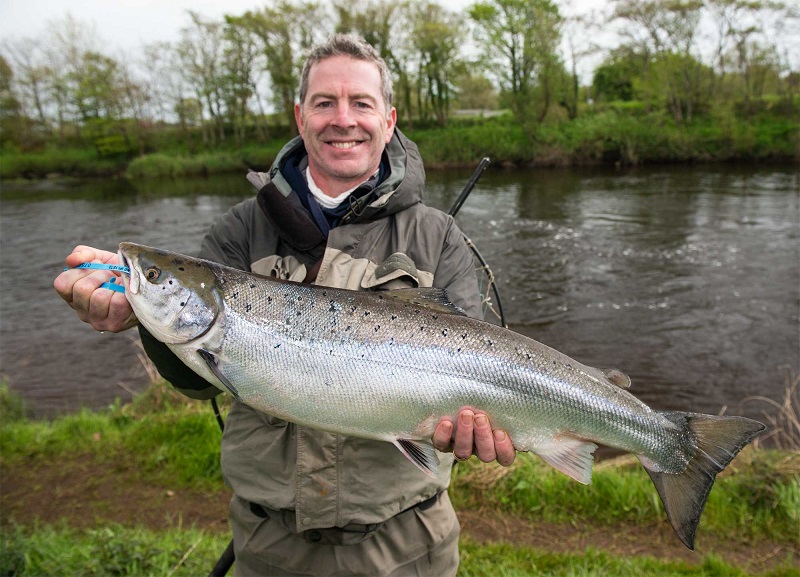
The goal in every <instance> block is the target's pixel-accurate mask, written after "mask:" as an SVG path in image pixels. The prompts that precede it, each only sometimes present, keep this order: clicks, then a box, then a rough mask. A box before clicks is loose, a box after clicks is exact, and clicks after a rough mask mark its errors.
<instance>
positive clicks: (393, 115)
mask: <svg viewBox="0 0 800 577" xmlns="http://www.w3.org/2000/svg"><path fill="white" fill-rule="evenodd" d="M395 126H397V109H396V108H395V107H394V106H392V110H391V111H389V114H388V115H387V116H386V144H389V141H390V140H391V139H392V135H393V134H394V127H395Z"/></svg>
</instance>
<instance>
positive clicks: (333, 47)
mask: <svg viewBox="0 0 800 577" xmlns="http://www.w3.org/2000/svg"><path fill="white" fill-rule="evenodd" d="M333 56H349V57H350V58H355V59H356V60H364V61H365V62H372V63H373V64H375V66H377V67H378V72H380V75H381V96H383V101H384V102H385V103H386V111H387V112H389V110H391V108H392V99H393V88H392V74H391V72H389V67H388V66H387V65H386V62H384V60H383V58H381V57H380V55H379V54H378V52H377V50H375V48H373V47H372V46H371V45H370V44H369V43H368V42H367V41H366V40H364V39H363V38H362V37H361V36H358V35H357V34H334V35H333V36H331V37H330V38H328V40H326V41H325V42H323V43H322V44H318V45H317V46H314V47H313V48H312V49H311V51H310V52H309V53H308V57H307V58H306V62H305V64H303V72H302V74H301V75H300V87H299V90H298V92H299V99H300V105H301V106H302V105H303V102H304V101H305V99H306V94H307V93H308V75H309V73H310V71H311V67H312V66H313V65H314V64H317V63H318V62H322V61H323V60H325V59H326V58H331V57H333Z"/></svg>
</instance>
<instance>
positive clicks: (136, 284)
mask: <svg viewBox="0 0 800 577" xmlns="http://www.w3.org/2000/svg"><path fill="white" fill-rule="evenodd" d="M118 254H119V259H120V263H122V264H124V265H125V266H127V267H129V268H130V275H122V276H123V283H124V285H125V296H126V297H127V298H128V302H130V304H131V308H133V312H134V313H135V314H136V318H137V319H138V320H139V322H140V323H142V325H143V326H144V327H145V328H146V329H147V330H148V331H150V333H151V334H152V335H153V336H154V337H155V338H156V339H158V340H159V341H161V342H163V343H166V344H180V343H186V342H189V341H192V340H194V339H196V338H198V337H200V336H202V335H203V334H205V333H206V332H207V331H208V330H209V329H210V328H211V326H212V325H213V324H214V321H215V320H216V318H217V316H218V314H219V311H220V309H221V301H220V296H219V295H220V290H219V281H218V280H217V277H216V275H215V274H214V271H213V270H212V268H211V266H210V263H208V262H206V261H203V260H200V259H195V258H191V257H187V256H184V255H180V254H177V253H173V252H169V251H165V250H161V249H156V248H151V247H148V246H143V245H139V244H134V243H130V242H123V243H120V245H119V253H118Z"/></svg>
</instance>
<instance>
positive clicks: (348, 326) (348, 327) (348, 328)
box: [344, 325, 352, 331]
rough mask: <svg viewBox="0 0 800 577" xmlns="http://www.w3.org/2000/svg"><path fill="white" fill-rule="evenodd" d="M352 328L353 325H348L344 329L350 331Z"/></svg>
mask: <svg viewBox="0 0 800 577" xmlns="http://www.w3.org/2000/svg"><path fill="white" fill-rule="evenodd" d="M351 328H352V327H350V325H347V328H345V329H344V330H346V331H349V330H350V329H351Z"/></svg>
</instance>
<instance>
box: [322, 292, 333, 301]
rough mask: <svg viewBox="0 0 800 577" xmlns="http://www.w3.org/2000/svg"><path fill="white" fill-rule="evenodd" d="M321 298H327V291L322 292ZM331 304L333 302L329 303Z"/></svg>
mask: <svg viewBox="0 0 800 577" xmlns="http://www.w3.org/2000/svg"><path fill="white" fill-rule="evenodd" d="M322 296H324V297H326V296H328V291H322ZM331 302H333V301H331Z"/></svg>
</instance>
